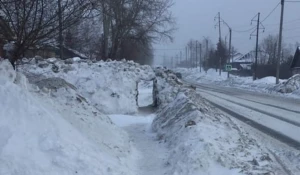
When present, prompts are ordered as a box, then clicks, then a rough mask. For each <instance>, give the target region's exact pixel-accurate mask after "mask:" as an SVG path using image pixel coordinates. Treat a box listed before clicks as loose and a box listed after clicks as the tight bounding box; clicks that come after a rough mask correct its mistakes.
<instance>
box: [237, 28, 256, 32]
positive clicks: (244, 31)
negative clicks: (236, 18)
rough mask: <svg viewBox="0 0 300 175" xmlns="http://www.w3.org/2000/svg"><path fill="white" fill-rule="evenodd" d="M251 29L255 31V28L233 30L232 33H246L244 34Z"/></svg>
mask: <svg viewBox="0 0 300 175" xmlns="http://www.w3.org/2000/svg"><path fill="white" fill-rule="evenodd" d="M253 29H255V27H252V28H250V29H247V30H234V29H232V31H234V32H237V33H246V32H250V31H252V30H253Z"/></svg>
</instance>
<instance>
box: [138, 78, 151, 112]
mask: <svg viewBox="0 0 300 175" xmlns="http://www.w3.org/2000/svg"><path fill="white" fill-rule="evenodd" d="M137 90H138V93H137V105H138V107H147V106H152V105H153V80H150V81H146V80H141V81H140V82H138V83H137Z"/></svg>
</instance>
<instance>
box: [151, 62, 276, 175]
mask: <svg viewBox="0 0 300 175" xmlns="http://www.w3.org/2000/svg"><path fill="white" fill-rule="evenodd" d="M155 73H156V80H155V81H154V82H155V83H154V93H153V99H154V102H155V104H156V105H157V106H158V108H159V109H158V112H157V117H156V118H155V119H154V121H153V123H152V129H153V130H154V131H155V132H157V139H158V140H160V141H161V142H165V143H166V144H167V145H168V147H169V150H171V154H170V156H169V157H168V161H167V166H169V172H168V174H174V175H180V174H185V175H194V174H197V175H215V174H218V175H227V174H231V175H235V174H247V173H254V172H255V173H254V174H256V173H258V174H259V173H268V172H271V171H274V170H276V168H277V167H276V166H273V165H272V163H271V161H269V160H267V158H264V157H266V156H265V155H267V154H265V153H264V151H262V150H261V149H260V148H259V145H258V144H257V143H256V141H255V140H253V139H252V138H251V137H248V136H247V133H245V132H243V131H242V130H241V129H239V126H238V125H236V124H235V123H234V122H233V121H231V119H230V118H228V117H225V116H223V115H222V114H220V113H218V112H216V111H215V109H214V107H212V106H211V105H210V104H209V103H208V102H207V101H206V100H204V99H203V98H202V97H201V96H200V95H199V94H198V93H196V91H195V88H194V87H192V86H188V85H185V84H184V83H181V81H180V79H178V78H177V77H176V75H175V74H174V73H173V72H172V71H170V70H166V69H164V68H156V69H155ZM267 157H268V156H267Z"/></svg>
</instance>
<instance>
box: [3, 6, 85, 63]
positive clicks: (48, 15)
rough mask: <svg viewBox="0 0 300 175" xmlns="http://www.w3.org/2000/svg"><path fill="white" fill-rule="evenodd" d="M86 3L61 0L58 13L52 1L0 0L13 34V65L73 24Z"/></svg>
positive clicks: (83, 12) (83, 10)
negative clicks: (32, 48) (33, 47)
mask: <svg viewBox="0 0 300 175" xmlns="http://www.w3.org/2000/svg"><path fill="white" fill-rule="evenodd" d="M89 5H90V3H89V2H87V1H85V0H61V4H60V7H61V8H60V13H59V12H58V5H57V1H55V0H1V1H0V9H1V10H2V13H3V14H4V17H5V20H6V21H8V23H9V25H10V27H11V29H12V31H13V33H14V35H15V37H16V40H15V41H14V42H15V51H14V54H13V57H12V58H10V61H11V63H12V64H13V65H14V64H15V61H16V60H18V59H20V57H21V55H23V54H24V52H25V51H26V50H27V49H28V48H30V47H32V46H35V45H37V44H40V43H44V42H46V41H47V42H48V41H49V40H53V38H56V36H57V34H58V32H59V31H62V30H65V29H67V28H68V27H70V26H72V25H74V24H75V23H76V22H78V20H79V19H81V18H82V17H83V16H84V15H85V13H86V12H87V9H88V6H89ZM59 17H61V23H62V24H63V25H62V26H61V28H60V29H61V30H58V29H59V26H60V25H59V23H58V22H57V21H58V19H59Z"/></svg>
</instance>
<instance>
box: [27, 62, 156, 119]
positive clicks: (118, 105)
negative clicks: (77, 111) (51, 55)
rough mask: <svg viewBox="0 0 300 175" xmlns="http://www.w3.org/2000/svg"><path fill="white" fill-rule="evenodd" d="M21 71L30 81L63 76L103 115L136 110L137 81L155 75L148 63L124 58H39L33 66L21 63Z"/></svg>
mask: <svg viewBox="0 0 300 175" xmlns="http://www.w3.org/2000/svg"><path fill="white" fill-rule="evenodd" d="M70 60H71V59H70ZM53 62H54V63H53ZM53 66H54V67H55V71H53ZM22 70H23V71H24V73H25V74H26V75H28V76H29V77H30V78H29V79H30V80H31V81H33V83H35V82H37V81H39V79H44V78H50V77H61V78H63V79H65V80H66V81H68V82H70V83H71V84H73V85H74V86H75V87H76V88H77V89H78V92H79V93H81V94H82V95H83V96H84V97H85V98H86V99H87V100H88V101H90V102H91V104H92V105H94V106H95V107H96V108H97V109H99V110H101V111H102V112H103V113H105V114H133V113H136V112H137V110H138V106H137V102H136V97H137V83H138V82H139V81H141V80H147V81H149V80H152V79H153V78H154V77H155V74H154V72H153V70H152V68H151V67H150V66H146V65H139V64H138V63H134V62H133V61H126V60H123V61H111V62H103V61H100V62H92V61H90V60H87V61H85V60H78V59H72V61H70V62H65V61H62V60H57V59H56V60H53V59H51V60H50V59H48V60H46V61H40V62H39V63H38V64H37V65H36V64H32V65H24V66H23V68H22ZM41 75H43V76H41ZM37 77H39V78H37Z"/></svg>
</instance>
